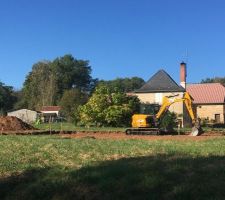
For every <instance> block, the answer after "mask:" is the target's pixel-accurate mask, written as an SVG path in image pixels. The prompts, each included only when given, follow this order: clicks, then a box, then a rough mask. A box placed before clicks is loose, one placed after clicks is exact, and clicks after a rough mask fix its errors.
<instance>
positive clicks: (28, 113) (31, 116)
mask: <svg viewBox="0 0 225 200" xmlns="http://www.w3.org/2000/svg"><path fill="white" fill-rule="evenodd" d="M7 115H8V116H14V117H17V118H19V119H21V120H22V121H24V122H27V123H33V122H35V121H36V120H37V116H38V112H37V111H33V110H28V109H20V110H15V111H12V112H8V113H7Z"/></svg>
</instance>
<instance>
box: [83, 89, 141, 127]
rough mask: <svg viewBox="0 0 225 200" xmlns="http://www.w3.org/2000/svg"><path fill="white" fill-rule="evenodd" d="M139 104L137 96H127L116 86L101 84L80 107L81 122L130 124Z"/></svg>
mask: <svg viewBox="0 0 225 200" xmlns="http://www.w3.org/2000/svg"><path fill="white" fill-rule="evenodd" d="M139 105H140V102H139V99H138V98H137V97H136V96H127V95H126V94H125V93H123V92H120V91H119V90H118V89H116V88H114V89H112V88H110V87H107V86H104V85H99V86H97V87H96V90H95V92H94V93H93V95H92V97H91V98H90V99H89V101H88V102H87V103H86V104H85V105H83V106H81V107H80V108H79V117H80V122H81V124H84V125H90V124H93V125H95V126H129V125H130V122H131V116H132V115H133V114H134V113H135V112H138V110H139Z"/></svg>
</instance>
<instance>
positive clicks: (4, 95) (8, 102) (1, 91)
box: [0, 82, 16, 115]
mask: <svg viewBox="0 0 225 200" xmlns="http://www.w3.org/2000/svg"><path fill="white" fill-rule="evenodd" d="M15 101H16V97H15V96H14V91H13V88H12V87H11V86H6V85H5V84H4V83H2V82H0V115H5V114H6V112H7V111H8V110H10V109H12V108H13V105H14V103H15Z"/></svg>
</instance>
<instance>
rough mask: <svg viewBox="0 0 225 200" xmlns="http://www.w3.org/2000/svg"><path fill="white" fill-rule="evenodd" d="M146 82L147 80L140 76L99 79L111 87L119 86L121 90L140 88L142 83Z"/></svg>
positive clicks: (101, 83) (129, 90) (100, 82)
mask: <svg viewBox="0 0 225 200" xmlns="http://www.w3.org/2000/svg"><path fill="white" fill-rule="evenodd" d="M144 83H145V81H144V80H143V79H142V78H139V77H132V78H117V79H115V80H111V81H104V80H101V81H99V84H100V85H106V86H107V87H109V88H111V89H113V88H117V89H118V90H119V91H121V92H132V91H134V90H136V89H139V88H140V87H141V86H142V85H144Z"/></svg>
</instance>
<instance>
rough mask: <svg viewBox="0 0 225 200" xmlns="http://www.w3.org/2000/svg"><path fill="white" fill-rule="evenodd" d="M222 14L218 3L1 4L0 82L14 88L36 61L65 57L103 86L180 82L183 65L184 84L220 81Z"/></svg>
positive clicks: (78, 0) (62, 0) (82, 0)
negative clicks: (127, 80) (135, 79)
mask: <svg viewBox="0 0 225 200" xmlns="http://www.w3.org/2000/svg"><path fill="white" fill-rule="evenodd" d="M224 8H225V1H224V0H38V1H37V0H0V80H1V81H2V82H4V83H6V84H7V85H12V86H14V87H15V88H17V89H19V88H21V87H22V84H23V82H24V80H25V77H26V75H27V74H28V72H29V71H31V68H32V65H33V64H34V63H35V62H37V61H40V60H52V59H54V58H56V57H58V56H63V55H64V54H67V53H69V54H72V55H73V56H74V57H76V58H78V59H85V60H89V61H90V65H91V66H92V69H93V72H92V76H93V77H94V78H99V79H105V80H109V79H114V78H117V77H132V76H139V77H142V78H143V79H144V80H148V79H149V78H150V77H151V76H152V75H153V74H154V73H155V72H157V70H159V69H165V70H166V71H167V72H168V73H169V74H170V75H171V76H172V77H173V78H174V80H176V81H177V82H179V63H180V62H181V61H182V60H184V61H187V62H188V77H187V80H188V82H192V83H195V82H200V81H201V79H203V78H206V77H215V76H225V12H224ZM187 51H188V60H187V59H186V56H185V55H186V52H187Z"/></svg>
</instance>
